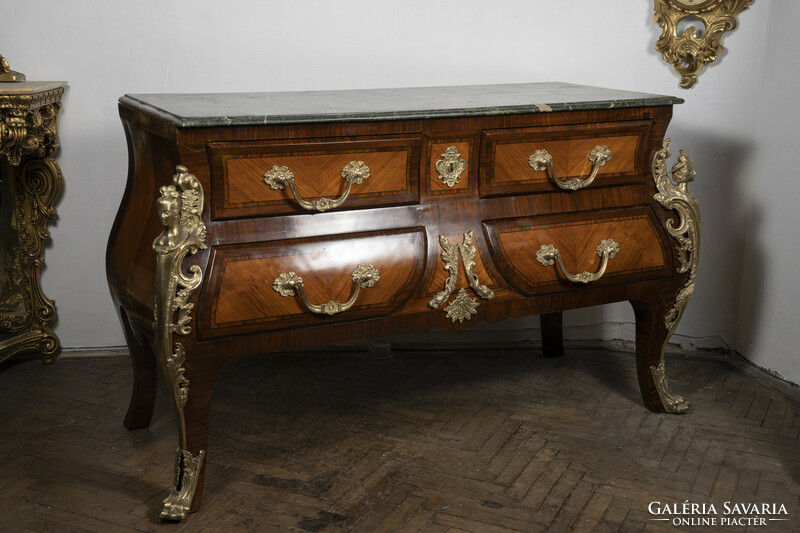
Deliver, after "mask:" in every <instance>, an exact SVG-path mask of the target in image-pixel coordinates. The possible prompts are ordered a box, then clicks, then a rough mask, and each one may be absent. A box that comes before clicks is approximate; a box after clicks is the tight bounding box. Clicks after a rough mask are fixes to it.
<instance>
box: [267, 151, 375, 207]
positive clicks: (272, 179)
mask: <svg viewBox="0 0 800 533" xmlns="http://www.w3.org/2000/svg"><path fill="white" fill-rule="evenodd" d="M342 178H344V180H345V181H346V182H347V188H346V189H345V190H344V193H343V194H342V196H340V197H339V198H337V199H335V200H331V199H330V198H317V199H316V200H312V201H311V202H308V201H306V200H303V199H302V198H300V196H298V194H297V189H295V188H294V174H293V173H292V171H291V170H289V167H279V166H277V165H276V166H274V167H272V168H271V169H270V170H268V171H267V172H265V173H264V181H265V182H266V183H267V185H269V186H270V187H272V188H273V189H275V190H280V189H284V188H285V187H286V186H287V185H288V186H289V189H291V191H292V195H293V196H294V199H295V200H297V203H298V204H299V205H300V207H302V208H303V209H307V210H308V211H317V212H318V213H323V212H325V211H328V210H329V209H336V208H337V207H339V206H340V205H342V204H343V203H344V202H345V200H347V197H348V196H349V195H350V189H351V188H352V187H353V184H354V183H355V184H356V185H360V184H361V183H363V182H364V181H365V180H366V179H367V178H369V167H368V166H367V165H366V164H364V162H363V161H350V162H349V163H347V164H346V165H345V166H344V168H343V169H342Z"/></svg>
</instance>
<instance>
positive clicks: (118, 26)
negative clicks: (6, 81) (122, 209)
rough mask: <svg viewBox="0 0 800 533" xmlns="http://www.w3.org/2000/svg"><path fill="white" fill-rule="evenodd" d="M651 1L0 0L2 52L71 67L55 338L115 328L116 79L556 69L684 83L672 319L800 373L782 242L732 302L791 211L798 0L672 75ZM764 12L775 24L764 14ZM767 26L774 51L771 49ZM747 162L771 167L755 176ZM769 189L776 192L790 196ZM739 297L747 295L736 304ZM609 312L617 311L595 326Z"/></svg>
mask: <svg viewBox="0 0 800 533" xmlns="http://www.w3.org/2000/svg"><path fill="white" fill-rule="evenodd" d="M787 6H789V7H787ZM651 9H652V2H650V1H649V0H644V1H639V2H633V1H631V0H605V1H603V2H597V1H596V0H570V1H569V2H565V1H563V0H536V1H531V0H500V1H496V2H486V1H483V0H482V1H477V0H448V1H437V0H404V1H401V0H383V1H375V0H339V1H336V2H330V1H322V0H319V1H313V0H293V1H289V0H282V1H263V0H262V1H258V0H238V1H232V2H225V3H221V2H210V1H207V0H203V1H197V0H195V1H191V0H180V1H179V0H172V1H164V0H139V1H138V2H124V3H123V2H88V1H83V2H56V1H44V0H27V1H26V2H18V1H14V0H0V52H1V53H2V54H3V55H5V56H6V58H7V59H9V60H10V62H11V63H12V68H15V69H17V70H20V71H22V72H25V73H26V74H27V75H28V78H29V79H31V80H35V79H40V80H41V79H57V80H62V79H63V80H68V81H69V82H70V86H69V88H68V90H67V93H66V96H65V99H64V104H65V105H64V108H63V111H62V115H61V119H60V133H61V143H62V150H61V152H60V154H59V155H58V160H59V162H60V164H61V167H62V169H63V171H64V177H65V189H64V194H63V195H62V198H61V200H60V201H59V203H58V210H59V214H60V218H59V221H58V223H57V224H56V225H55V227H53V228H52V234H53V242H52V246H51V247H50V248H49V249H48V250H47V254H46V258H47V268H46V271H45V273H44V275H43V284H44V288H45V291H46V293H47V294H48V295H49V296H50V297H52V298H54V299H55V300H56V301H57V305H58V309H59V319H58V323H57V326H56V331H57V333H58V334H59V336H60V337H61V339H62V343H63V345H64V346H66V347H77V346H113V345H121V344H123V338H122V333H121V330H120V327H119V325H118V324H117V321H116V317H115V315H114V313H113V308H112V305H111V302H110V298H109V297H108V295H107V287H106V283H105V274H104V251H105V245H106V238H107V234H108V231H109V229H110V227H111V223H112V221H113V218H114V215H115V213H116V210H117V207H118V202H119V199H120V197H121V195H122V191H123V188H124V181H125V176H126V172H127V161H126V159H127V155H126V149H125V140H124V136H123V132H122V127H121V126H120V123H119V119H118V117H117V109H116V101H117V98H118V97H119V96H121V95H122V94H124V93H136V92H177V91H183V92H217V91H270V90H311V89H346V88H371V87H393V86H421V85H423V86H424V85H455V84H476V83H505V82H529V81H567V82H573V83H583V84H588V85H599V86H606V87H614V88H619V89H630V90H639V91H646V92H654V93H661V94H673V95H678V96H681V97H683V98H685V99H686V100H687V101H686V103H685V104H683V105H680V106H677V107H676V109H675V115H674V116H675V118H674V119H673V122H672V126H671V127H670V129H669V132H668V135H670V136H671V137H672V138H673V148H675V149H677V148H679V147H685V148H686V149H687V150H688V152H689V154H690V155H691V156H693V158H694V161H695V168H696V170H697V173H698V179H697V181H696V182H695V185H694V191H695V193H696V194H697V195H698V197H699V198H700V200H701V204H702V207H703V217H704V221H703V251H702V256H701V267H700V273H699V279H698V283H697V289H696V291H695V296H694V298H693V299H692V302H691V303H690V305H689V309H688V310H687V312H686V315H685V316H684V319H683V321H682V323H681V325H680V327H679V329H678V335H677V336H676V338H677V339H678V340H682V341H684V342H693V343H697V344H700V345H709V344H710V345H712V346H719V345H726V344H731V345H734V346H736V347H739V348H741V349H742V350H743V351H744V352H745V353H746V354H748V355H749V356H751V357H752V358H753V359H754V360H755V361H757V362H759V364H762V365H763V366H766V367H768V368H772V369H774V370H777V371H779V372H781V373H782V374H783V375H785V376H786V377H787V378H789V379H793V380H794V381H800V363H798V362H793V361H791V358H790V357H791V355H792V352H791V344H792V343H791V342H790V341H791V339H792V337H791V329H792V328H789V329H790V331H789V332H787V333H786V335H785V337H783V338H784V339H785V341H784V340H781V341H774V342H771V341H770V339H774V338H775V334H774V332H773V331H772V330H771V329H770V325H769V324H770V323H772V322H773V321H772V320H766V319H761V318H760V317H762V316H763V317H772V316H773V314H774V315H775V316H780V317H782V319H783V320H784V321H786V323H788V324H790V325H791V324H798V322H800V321H798V319H797V318H798V311H797V310H795V309H793V308H792V307H791V306H790V305H788V304H789V303H790V302H791V301H792V300H796V299H797V298H792V297H791V295H786V292H785V290H786V288H787V286H788V285H789V283H790V280H791V279H792V278H791V277H790V276H791V272H790V270H791V269H790V268H789V267H788V265H790V264H791V258H792V257H794V255H793V254H794V253H795V252H793V251H791V250H792V248H789V247H788V245H787V246H786V247H785V249H786V250H787V251H785V252H784V254H788V258H787V256H786V255H784V256H783V257H784V263H785V265H786V266H784V265H781V266H776V267H774V268H775V270H774V272H772V271H770V272H769V273H770V275H771V277H770V279H769V283H767V280H765V279H762V276H764V275H765V274H766V271H765V269H766V268H772V267H768V265H767V264H766V263H753V262H747V265H746V272H747V282H746V283H745V287H746V288H747V290H749V291H750V292H752V291H753V290H754V289H757V290H761V288H763V287H769V290H771V291H773V292H774V293H776V294H777V295H778V296H780V297H781V298H779V299H778V300H776V307H774V308H772V307H771V306H772V305H773V298H772V297H771V295H762V294H759V295H758V296H757V297H755V298H754V299H755V300H757V302H756V303H757V308H755V312H756V315H757V317H759V319H758V320H754V319H750V320H748V324H751V325H752V326H751V328H750V329H751V331H750V333H748V334H747V335H739V332H741V331H742V329H743V328H742V323H741V322H740V320H739V317H740V316H743V317H746V316H747V313H740V305H741V304H740V286H741V281H742V268H743V259H742V257H743V256H742V253H743V250H746V249H748V250H756V251H758V249H759V247H760V246H765V245H766V244H767V243H769V244H773V241H775V240H779V239H781V238H782V237H781V232H782V231H786V232H788V230H785V228H790V227H791V226H792V221H798V218H800V216H799V215H797V214H796V213H797V210H790V209H786V210H784V211H783V212H782V213H780V214H779V215H777V216H779V218H772V217H773V216H775V215H776V214H774V213H772V212H771V211H770V210H769V209H767V208H766V206H768V205H770V204H769V202H772V200H773V196H774V195H779V194H780V193H782V191H785V190H786V189H787V188H788V187H791V186H794V185H793V182H792V181H790V180H792V176H791V174H790V171H789V170H788V169H790V168H791V165H790V163H791V162H790V161H788V158H786V159H779V158H775V157H774V156H773V154H772V152H771V151H769V150H775V149H776V148H775V146H774V144H773V145H772V146H771V147H766V146H764V144H765V142H762V140H760V139H759V137H760V136H762V135H763V136H765V137H766V138H772V137H775V139H778V140H780V139H782V138H784V137H785V136H788V138H787V139H786V140H785V143H784V144H792V142H794V143H795V144H796V141H797V138H798V136H797V134H796V133H793V132H792V130H790V129H788V124H786V125H785V127H784V129H782V130H781V131H780V132H774V131H773V130H772V129H771V121H772V118H770V117H771V116H773V115H774V117H773V118H775V119H780V120H782V121H783V122H787V116H786V114H783V112H782V110H781V108H780V105H779V104H778V98H777V97H778V95H779V94H780V89H779V87H778V86H771V85H768V84H762V81H761V80H762V73H765V72H768V73H772V74H778V73H781V72H782V71H783V69H785V68H786V67H787V66H788V65H789V63H788V61H789V59H790V57H789V54H790V53H791V50H792V48H793V46H790V45H791V44H792V37H793V35H792V34H791V33H790V31H791V30H790V28H789V24H790V22H789V21H794V20H797V18H796V16H795V17H790V16H784V10H789V11H791V10H794V11H792V14H794V15H796V14H797V13H796V11H797V7H796V3H794V2H780V3H778V2H758V3H756V5H755V7H753V8H751V9H750V10H748V11H746V12H745V13H743V14H742V15H741V17H740V20H741V22H742V25H741V27H740V28H739V29H738V30H737V31H736V32H734V33H732V34H729V35H727V36H726V37H725V38H724V41H723V43H724V44H725V45H726V47H728V48H729V50H730V52H729V53H726V54H725V55H724V56H723V58H722V61H720V62H718V63H717V64H715V65H712V66H711V67H709V68H707V69H706V71H705V72H704V73H703V74H702V75H701V77H700V82H699V84H698V85H697V86H696V88H695V89H693V90H691V91H685V90H682V89H680V88H679V87H678V77H677V75H676V74H675V73H674V72H673V71H672V70H671V67H669V66H668V65H667V64H666V63H664V62H663V61H662V60H661V59H660V58H659V57H658V54H657V53H656V52H655V51H654V50H653V43H654V42H655V41H656V39H657V38H658V35H659V33H660V28H659V27H658V26H657V25H655V24H654V23H653V22H652V21H651V13H652V11H651ZM775 23H781V24H782V25H781V27H782V28H784V29H783V31H782V33H781V32H778V34H775V35H773V34H772V33H768V32H767V28H768V24H769V25H773V24H775ZM768 35H770V37H769V38H767V36H768ZM33 36H35V37H33ZM780 46H784V50H785V52H784V53H783V55H778V56H774V55H771V54H770V53H768V52H769V51H771V50H772V48H773V47H775V48H778V47H780ZM765 59H767V60H766V61H765ZM784 59H786V61H784ZM796 76H797V75H796V73H795V74H794V78H793V82H794V85H795V87H796V84H797V77H796ZM768 81H771V80H768ZM762 93H763V94H764V95H766V96H768V97H770V98H771V101H770V102H768V103H767V104H768V108H769V109H768V113H766V114H760V109H761V106H762V105H763V102H762ZM795 94H796V91H795ZM794 105H795V110H796V104H794ZM783 122H782V123H783ZM754 132H758V134H759V136H756V135H754ZM770 136H772V137H770ZM782 136H783V137H782ZM765 150H767V151H765ZM675 151H676V152H677V150H675ZM754 157H755V158H757V160H758V161H762V160H763V161H768V162H769V163H770V170H771V171H770V172H769V174H761V175H759V173H758V172H755V169H756V166H755V164H754V162H753V158H754ZM759 180H769V181H770V185H772V186H771V187H768V188H767V187H763V188H760V190H759V191H758V194H755V195H754V194H752V193H753V192H754V189H755V188H756V187H755V186H754V184H755V183H756V182H759ZM794 187H795V191H796V186H794ZM782 201H783V202H784V203H785V204H786V205H787V206H788V205H789V204H788V202H790V200H789V199H788V198H787V197H784V198H783V200H782ZM782 205H783V204H782ZM754 217H757V220H755V222H754ZM748 224H750V226H748ZM772 263H773V262H772V261H770V264H772ZM773 274H774V277H773V276H772V275H773ZM746 292H747V291H746ZM795 295H796V294H795ZM751 300H753V298H750V299H747V298H745V300H743V302H744V306H746V307H747V308H748V312H749V310H750V309H754V307H753V305H752V302H751ZM781 302H783V303H781ZM632 320H633V313H632V312H631V311H630V309H629V308H628V306H627V305H622V304H619V305H615V306H607V307H604V308H600V309H590V310H582V311H576V312H573V313H570V314H568V315H567V324H568V325H571V326H573V328H571V331H572V332H573V334H574V335H588V336H590V337H597V336H598V335H600V336H605V337H609V336H610V337H616V336H619V335H623V336H629V335H630V334H631V331H632V327H631V323H632ZM603 322H610V323H611V326H605V327H595V326H594V325H595V324H600V323H603ZM535 324H536V322H535V321H533V320H528V321H515V322H514V323H513V325H514V327H526V326H533V325H535ZM584 326H585V327H584ZM576 332H577V333H576ZM795 337H796V335H795ZM781 343H783V344H781ZM776 351H777V352H780V353H776Z"/></svg>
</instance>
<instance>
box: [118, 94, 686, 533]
mask: <svg viewBox="0 0 800 533" xmlns="http://www.w3.org/2000/svg"><path fill="white" fill-rule="evenodd" d="M675 103H680V100H678V99H675V98H672V97H666V96H658V95H649V94H642V93H631V92H624V91H614V90H608V89H599V88H592V87H582V86H576V85H568V84H558V83H549V84H520V85H500V86H470V87H438V88H417V89H382V90H363V91H332V92H306V93H262V94H219V95H209V94H196V95H188V94H172V95H128V96H124V97H123V98H122V99H121V100H120V108H119V109H120V115H121V117H122V122H123V125H124V127H125V132H126V135H127V139H128V149H129V154H130V167H129V175H128V183H127V188H126V190H125V195H124V198H123V200H122V205H121V207H120V210H119V213H118V215H117V219H116V221H115V223H114V227H113V229H112V232H111V237H110V240H109V246H108V255H107V271H108V281H109V286H110V289H111V294H112V297H113V300H114V302H115V304H116V306H117V309H118V312H119V315H120V319H121V322H122V325H123V328H124V331H125V335H126V339H127V341H128V345H129V347H130V351H131V355H132V361H133V365H134V377H135V379H134V381H135V383H134V388H133V395H132V399H131V405H130V408H129V410H128V415H127V417H126V420H125V423H126V426H127V427H129V428H138V427H143V426H146V425H148V424H149V422H150V418H151V415H152V410H153V401H154V391H155V382H156V379H155V375H156V363H158V364H160V366H161V368H162V370H163V372H164V375H165V377H166V382H167V385H168V387H169V390H170V395H171V397H172V400H173V403H174V406H175V410H176V414H177V421H178V429H179V447H178V452H177V458H176V474H175V482H174V485H173V487H172V491H171V493H170V495H169V496H168V498H167V499H166V500H165V504H164V509H163V512H162V517H163V518H165V519H173V520H176V519H177V520H179V519H181V518H183V517H184V516H185V514H186V513H187V512H188V511H190V510H194V509H196V508H197V507H198V506H199V502H200V492H201V488H202V484H203V477H204V472H205V470H204V458H205V454H206V444H207V423H208V414H209V397H210V390H211V385H212V382H213V380H214V378H215V376H216V375H217V374H218V373H219V372H220V371H221V370H222V369H223V368H224V367H225V366H226V365H227V364H229V363H231V362H233V361H235V360H237V359H239V358H241V357H245V356H248V355H255V354H266V353H270V352H276V351H288V350H292V349H299V348H306V347H311V346H318V345H324V344H331V343H339V342H345V341H359V340H366V339H370V338H375V337H380V336H385V335H390V334H397V333H404V332H414V331H426V330H428V329H429V328H431V327H433V326H439V327H441V328H445V329H449V330H452V331H459V330H463V329H464V328H468V327H470V326H472V325H474V324H476V323H477V322H479V321H480V320H487V321H490V322H494V321H499V320H503V319H506V318H512V317H520V316H527V315H540V316H541V323H542V336H543V348H544V352H545V353H546V354H548V355H560V354H561V352H562V350H563V349H562V341H561V313H562V311H564V310H567V309H572V308H578V307H585V306H590V305H597V304H602V303H608V302H616V301H625V300H627V301H630V302H631V303H632V305H633V308H634V311H635V316H636V352H637V353H636V355H637V359H636V360H637V372H638V376H639V383H640V386H641V391H642V397H643V400H644V403H645V405H646V406H647V407H648V408H650V409H652V410H655V411H661V410H666V411H668V412H682V411H684V410H685V409H686V408H687V403H686V402H685V401H684V400H683V399H682V398H680V397H679V396H675V395H673V394H672V393H671V392H670V390H669V387H668V385H667V381H666V378H665V374H664V362H663V350H664V347H665V345H666V343H667V340H668V339H669V337H670V335H671V334H672V332H673V331H674V329H675V326H676V325H677V322H678V320H679V319H680V317H681V315H682V313H683V309H684V307H685V305H686V302H687V301H688V298H689V296H690V295H691V293H692V290H693V288H694V281H695V272H696V267H697V254H698V247H699V223H700V220H699V208H698V205H697V201H696V199H695V197H694V196H693V195H692V194H691V192H690V191H689V190H688V183H689V182H690V181H691V180H692V179H693V177H694V171H693V170H692V165H691V160H690V159H689V158H688V157H686V155H685V154H682V155H681V156H680V157H679V158H678V161H677V163H676V164H675V165H674V166H673V169H672V173H671V175H670V173H669V172H668V171H667V167H666V160H667V158H668V157H669V155H670V151H669V148H668V142H669V141H668V140H667V141H664V134H665V131H666V128H667V124H668V122H669V120H670V117H671V115H672V105H673V104H675ZM154 316H155V322H154V321H153V317H154Z"/></svg>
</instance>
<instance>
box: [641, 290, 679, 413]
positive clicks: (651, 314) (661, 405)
mask: <svg viewBox="0 0 800 533" xmlns="http://www.w3.org/2000/svg"><path fill="white" fill-rule="evenodd" d="M631 305H632V306H633V311H634V313H635V315H636V372H637V375H638V376H639V389H640V390H641V393H642V400H643V401H644V404H645V406H646V407H647V408H648V409H650V410H651V411H656V412H661V411H666V412H667V413H684V412H686V410H687V409H689V402H687V401H686V400H684V399H683V398H682V397H681V396H677V395H675V394H673V393H672V391H670V388H669V383H668V382H667V377H666V372H665V366H664V350H665V349H666V346H667V342H668V341H669V338H670V336H671V335H672V331H670V330H669V329H667V327H666V326H665V324H664V317H665V315H666V313H667V311H668V306H667V305H665V304H663V303H661V302H657V303H656V302H652V301H631Z"/></svg>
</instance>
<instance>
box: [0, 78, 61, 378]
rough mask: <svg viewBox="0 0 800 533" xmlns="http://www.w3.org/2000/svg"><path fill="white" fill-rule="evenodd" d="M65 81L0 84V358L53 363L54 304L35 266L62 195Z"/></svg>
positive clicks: (55, 344) (55, 339)
mask: <svg viewBox="0 0 800 533" xmlns="http://www.w3.org/2000/svg"><path fill="white" fill-rule="evenodd" d="M66 85H67V84H66V83H65V82H35V81H22V82H6V83H0V165H2V166H1V167H0V169H1V170H2V182H0V224H2V237H0V239H2V245H3V246H2V250H1V251H0V259H2V265H3V266H2V269H1V270H0V276H2V278H0V339H2V341H0V361H2V360H5V359H7V358H8V357H11V356H12V355H14V354H16V353H19V352H23V351H36V352H39V353H41V354H42V359H43V360H44V361H45V362H52V361H53V359H54V357H55V353H56V351H57V350H58V348H59V340H58V337H56V335H55V333H53V331H52V329H50V323H51V322H52V320H53V318H55V313H56V308H55V303H54V302H53V301H52V300H50V299H49V298H47V296H45V295H44V293H43V292H42V288H41V285H40V283H39V269H40V267H41V265H42V263H44V257H43V249H44V243H45V241H46V239H47V238H48V237H49V236H50V234H49V232H48V231H47V226H46V225H47V220H48V219H53V218H54V217H55V216H56V210H55V208H54V207H53V202H54V201H55V199H56V197H57V196H58V194H59V192H60V191H61V170H60V169H59V167H58V164H57V163H56V162H55V161H54V160H53V158H52V155H53V152H54V151H55V149H56V147H57V146H58V134H57V131H56V119H57V117H58V111H59V109H60V108H61V96H62V95H63V94H64V87H66Z"/></svg>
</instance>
